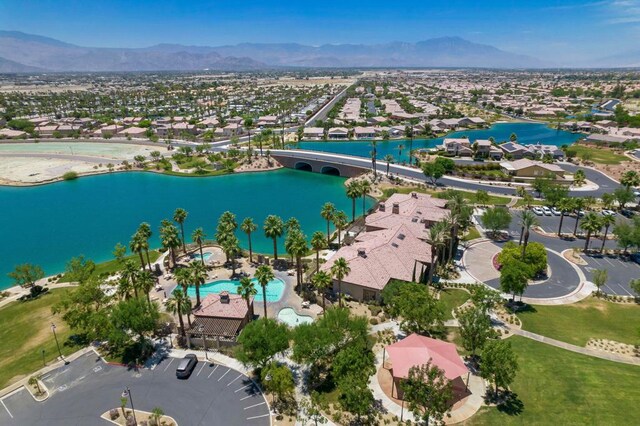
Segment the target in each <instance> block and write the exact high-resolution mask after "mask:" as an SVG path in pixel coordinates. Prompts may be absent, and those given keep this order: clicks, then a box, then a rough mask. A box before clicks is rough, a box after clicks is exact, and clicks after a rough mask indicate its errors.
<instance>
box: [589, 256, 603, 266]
mask: <svg viewBox="0 0 640 426" xmlns="http://www.w3.org/2000/svg"><path fill="white" fill-rule="evenodd" d="M591 260H593V262H595V264H596V265H598V266H601V265H600V262H598V261H597V260H596V258H595V257H592V258H591Z"/></svg>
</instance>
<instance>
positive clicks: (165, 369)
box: [164, 358, 175, 371]
mask: <svg viewBox="0 0 640 426" xmlns="http://www.w3.org/2000/svg"><path fill="white" fill-rule="evenodd" d="M174 359H175V358H171V361H169V364H167V366H166V367H165V368H164V371H167V369H168V368H169V366H170V365H171V363H172V362H173V360H174Z"/></svg>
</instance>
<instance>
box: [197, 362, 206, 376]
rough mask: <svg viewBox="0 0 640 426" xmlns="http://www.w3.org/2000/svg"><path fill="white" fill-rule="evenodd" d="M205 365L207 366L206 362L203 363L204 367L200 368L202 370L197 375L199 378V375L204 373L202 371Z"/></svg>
mask: <svg viewBox="0 0 640 426" xmlns="http://www.w3.org/2000/svg"><path fill="white" fill-rule="evenodd" d="M205 365H207V363H206V362H203V363H202V367H200V370H198V374H196V376H199V375H200V373H202V369H203V368H204V366H205Z"/></svg>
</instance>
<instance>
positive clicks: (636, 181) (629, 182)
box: [620, 170, 640, 188]
mask: <svg viewBox="0 0 640 426" xmlns="http://www.w3.org/2000/svg"><path fill="white" fill-rule="evenodd" d="M620 183H621V184H622V185H624V186H625V187H627V188H629V187H631V186H639V185H640V174H638V172H636V171H635V170H629V171H628V172H624V174H623V175H622V178H621V179H620Z"/></svg>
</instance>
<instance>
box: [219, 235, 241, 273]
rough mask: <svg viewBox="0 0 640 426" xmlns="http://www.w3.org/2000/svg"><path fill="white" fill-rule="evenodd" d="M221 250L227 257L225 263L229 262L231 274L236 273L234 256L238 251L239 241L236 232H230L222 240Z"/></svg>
mask: <svg viewBox="0 0 640 426" xmlns="http://www.w3.org/2000/svg"><path fill="white" fill-rule="evenodd" d="M222 251H224V254H225V256H226V257H227V263H229V262H231V274H232V276H235V275H236V256H237V255H238V252H239V251H240V241H238V237H236V234H231V235H229V236H228V237H227V238H225V239H224V241H222Z"/></svg>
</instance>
